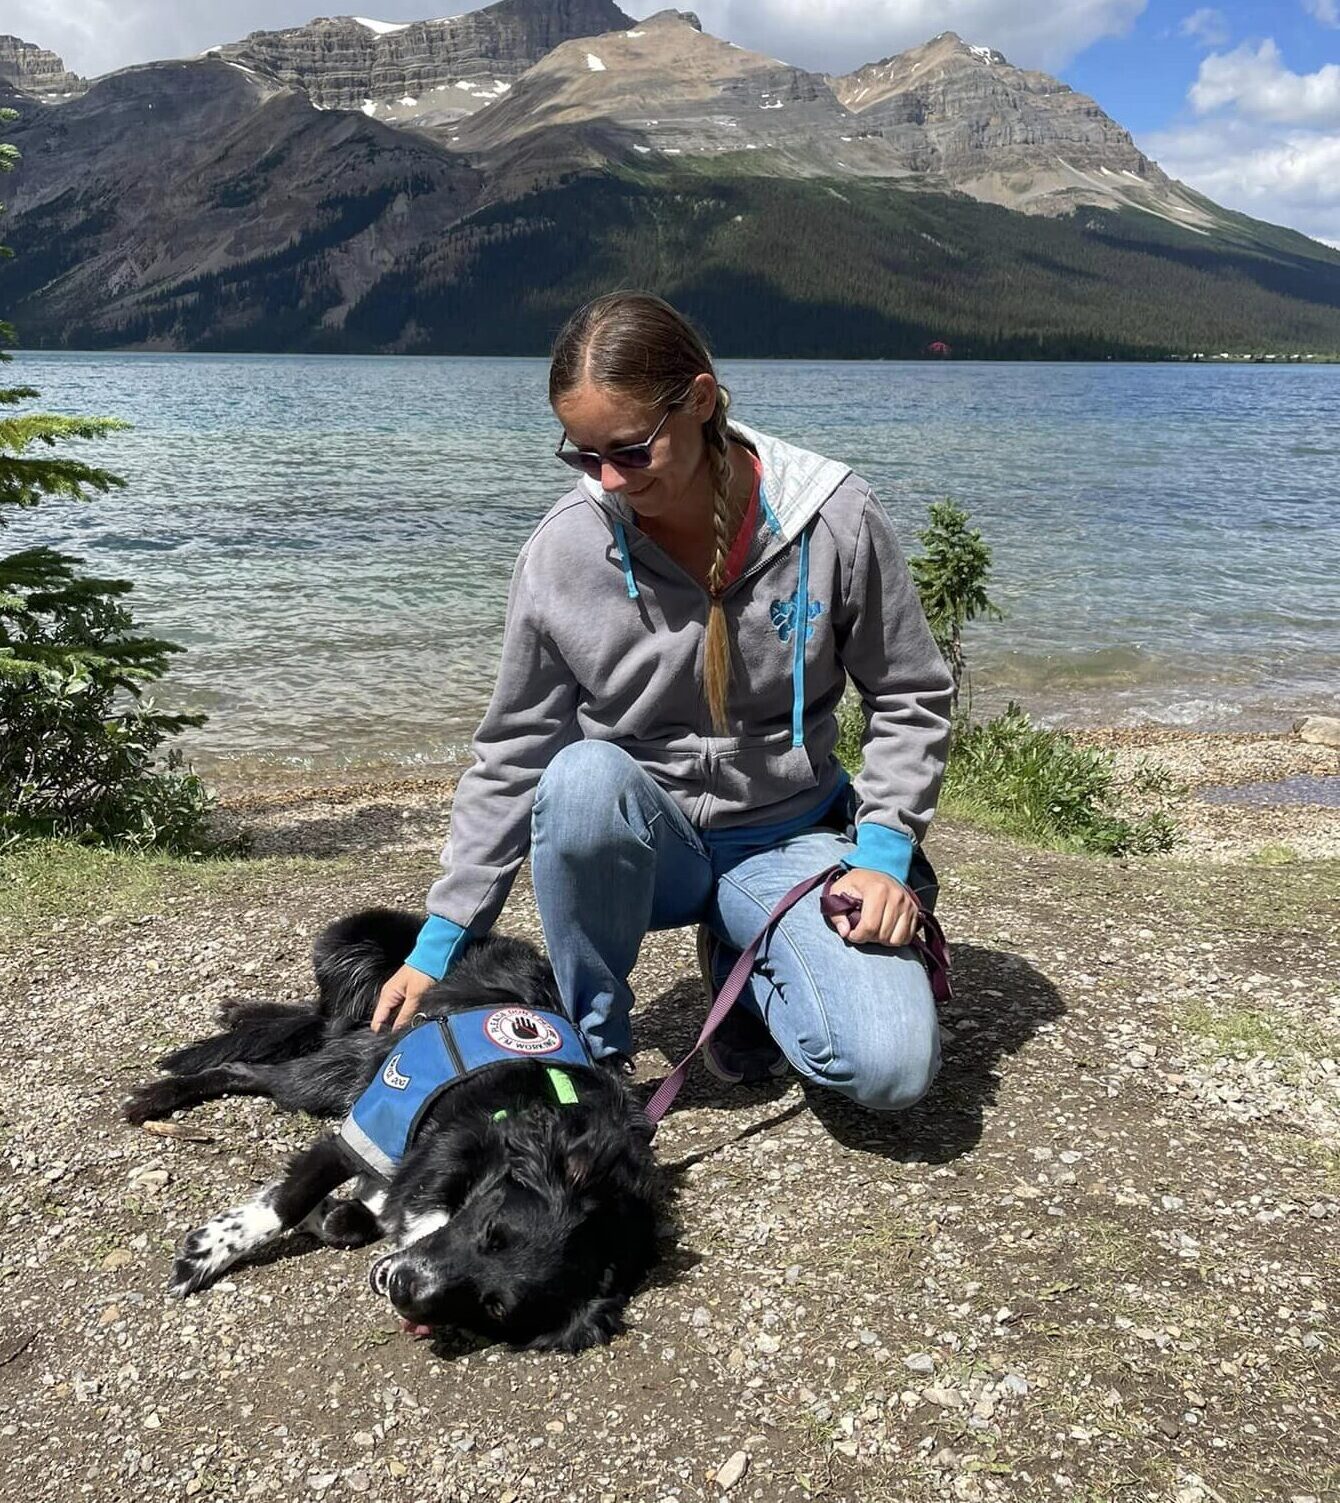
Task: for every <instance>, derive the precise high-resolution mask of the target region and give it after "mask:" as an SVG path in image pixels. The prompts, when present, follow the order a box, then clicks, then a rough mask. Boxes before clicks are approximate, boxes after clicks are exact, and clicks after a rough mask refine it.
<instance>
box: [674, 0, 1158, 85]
mask: <svg viewBox="0 0 1340 1503" xmlns="http://www.w3.org/2000/svg"><path fill="white" fill-rule="evenodd" d="M1147 3H1148V0H1052V3H1050V4H1044V5H1034V4H1020V3H1019V0H697V3H695V4H693V5H692V9H693V10H694V11H696V12H697V14H698V15H699V16H700V17H701V19H702V23H703V27H704V29H705V30H707V31H710V32H712V33H713V34H714V35H715V36H719V37H725V38H727V39H728V40H729V41H732V42H738V43H739V44H740V45H741V46H742V47H749V48H752V49H753V50H754V51H756V52H762V53H766V54H767V55H768V56H770V57H780V58H784V59H785V60H786V61H787V62H789V63H794V64H796V65H797V66H798V67H803V68H812V69H817V70H825V71H828V72H831V73H845V72H848V71H850V70H851V69H853V68H858V67H860V66H861V64H862V63H869V62H874V61H876V60H877V59H878V58H881V57H887V56H888V55H889V54H890V53H893V52H902V51H905V50H906V49H907V48H908V47H915V46H918V45H919V44H920V43H922V42H925V41H929V39H930V38H931V37H933V36H936V35H937V34H938V33H940V32H942V31H956V32H958V33H959V35H960V36H962V37H963V38H965V40H967V41H969V42H974V43H977V44H979V45H984V46H989V47H995V48H997V49H998V50H999V51H1001V52H1003V53H1004V54H1005V55H1006V57H1008V58H1009V60H1010V61H1011V62H1012V63H1017V64H1019V65H1020V66H1021V67H1026V68H1044V69H1048V70H1050V71H1055V70H1056V69H1057V68H1061V67H1064V65H1065V64H1066V63H1068V62H1069V61H1070V60H1071V59H1072V58H1074V57H1076V56H1077V55H1078V54H1079V53H1081V52H1083V51H1084V49H1085V48H1086V47H1088V46H1090V45H1091V44H1092V43H1094V42H1096V41H1098V40H1099V38H1101V37H1108V36H1122V35H1124V34H1125V33H1126V32H1127V31H1129V30H1130V28H1131V26H1132V25H1133V24H1134V22H1135V21H1136V20H1137V19H1138V17H1139V16H1140V15H1141V14H1142V12H1143V11H1144V9H1145V7H1146V4H1147Z"/></svg>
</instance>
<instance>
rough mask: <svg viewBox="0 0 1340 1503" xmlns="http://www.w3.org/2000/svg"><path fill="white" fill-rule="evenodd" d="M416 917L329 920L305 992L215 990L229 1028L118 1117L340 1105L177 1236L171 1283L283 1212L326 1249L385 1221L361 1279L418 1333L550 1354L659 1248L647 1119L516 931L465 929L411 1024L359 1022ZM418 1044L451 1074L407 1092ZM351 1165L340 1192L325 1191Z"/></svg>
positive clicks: (612, 1310)
mask: <svg viewBox="0 0 1340 1503" xmlns="http://www.w3.org/2000/svg"><path fill="white" fill-rule="evenodd" d="M419 922H420V921H419V920H417V919H415V918H414V917H413V916H412V915H411V914H408V913H399V912H395V911H393V910H390V909H371V910H369V911H367V912H365V913H359V914H355V915H353V916H352V917H350V918H346V919H342V920H340V921H339V922H338V923H335V924H332V925H331V926H330V928H328V929H327V930H326V931H325V933H324V934H322V936H321V937H320V939H318V941H317V943H316V947H315V954H314V960H315V968H316V979H317V984H318V989H319V995H318V1000H317V1002H316V1004H315V1005H314V1006H313V1007H292V1006H288V1005H284V1004H271V1003H260V1004H240V1005H239V1004H228V1005H226V1006H225V1008H224V1010H223V1013H222V1015H221V1020H222V1022H223V1023H224V1025H225V1026H226V1028H227V1032H225V1033H220V1034H217V1035H216V1036H214V1037H212V1038H207V1039H204V1040H202V1041H201V1042H200V1043H197V1044H192V1045H189V1046H188V1047H186V1048H184V1049H178V1050H177V1051H176V1052H175V1053H172V1054H169V1055H167V1056H166V1057H165V1058H163V1059H162V1060H160V1061H159V1065H160V1067H161V1068H162V1069H164V1070H166V1071H168V1072H169V1073H168V1074H167V1075H165V1076H161V1077H159V1078H158V1079H156V1080H153V1081H150V1082H148V1083H147V1084H145V1085H142V1086H140V1087H139V1088H138V1089H137V1090H136V1091H135V1092H134V1094H133V1095H132V1096H131V1097H130V1098H129V1100H128V1101H127V1102H126V1104H125V1116H126V1118H127V1120H128V1121H130V1122H135V1123H140V1122H147V1121H149V1120H151V1119H154V1118H161V1117H167V1116H169V1115H170V1114H171V1113H172V1112H175V1111H179V1110H182V1109H183V1108H187V1107H192V1106H196V1105H198V1104H199V1103H200V1102H202V1101H210V1100H213V1099H215V1098H216V1097H220V1096H268V1097H269V1098H270V1099H271V1100H272V1101H273V1102H274V1103H275V1104H276V1105H277V1106H279V1107H280V1108H282V1109H283V1110H285V1111H306V1112H311V1113H312V1114H314V1115H315V1116H320V1117H344V1118H345V1122H344V1124H343V1126H342V1128H341V1129H340V1131H339V1132H338V1133H335V1134H330V1135H326V1136H323V1137H320V1138H318V1139H317V1141H316V1142H315V1143H313V1144H312V1146H311V1147H310V1148H308V1149H306V1150H304V1151H303V1152H302V1153H299V1154H297V1155H295V1157H294V1158H293V1160H292V1162H291V1163H290V1164H289V1167H288V1172H287V1173H286V1174H285V1175H284V1177H283V1178H282V1179H278V1180H275V1181H274V1182H273V1183H272V1184H269V1185H266V1186H265V1187H264V1189H262V1190H261V1191H260V1192H259V1193H258V1194H257V1195H256V1196H255V1197H254V1198H253V1199H252V1200H250V1201H249V1202H247V1204H245V1205H242V1206H239V1207H237V1208H236V1209H234V1210H230V1211H224V1212H223V1213H221V1214H220V1215H218V1216H215V1217H213V1218H212V1219H211V1220H209V1221H207V1222H206V1223H205V1225H204V1226H202V1227H200V1228H199V1229H198V1230H196V1231H193V1232H191V1233H190V1234H189V1235H188V1236H187V1238H186V1240H185V1242H184V1243H183V1244H182V1249H181V1254H180V1256H179V1257H178V1259H177V1261H176V1263H175V1264H174V1266H173V1269H172V1278H171V1282H170V1285H169V1288H170V1290H171V1292H172V1293H173V1294H176V1295H187V1294H191V1293H193V1292H194V1291H196V1290H197V1289H203V1288H205V1287H206V1286H208V1285H209V1284H211V1283H213V1282H214V1281H215V1280H216V1279H217V1278H219V1276H220V1275H221V1274H222V1273H223V1272H224V1271H225V1269H228V1268H230V1267H232V1266H233V1265H234V1264H235V1263H237V1262H239V1261H240V1260H241V1259H243V1258H245V1257H247V1256H248V1255H249V1254H253V1253H255V1252H256V1251H257V1250H259V1249H260V1248H263V1247H265V1246H267V1245H268V1244H270V1243H271V1242H273V1241H274V1240H275V1239H276V1238H278V1237H279V1236H281V1235H282V1234H283V1233H285V1232H288V1231H291V1230H293V1229H295V1228H301V1229H303V1230H304V1231H309V1232H311V1233H312V1234H313V1235H315V1236H316V1237H317V1238H318V1239H319V1240H321V1241H322V1242H324V1243H326V1244H327V1245H329V1246H332V1247H346V1248H351V1247H362V1246H364V1245H366V1244H368V1243H370V1242H373V1241H375V1240H377V1239H378V1238H379V1237H383V1236H385V1237H387V1238H388V1239H389V1240H390V1241H391V1243H392V1244H393V1248H394V1250H393V1251H392V1252H390V1253H388V1254H387V1255H386V1256H384V1257H382V1258H380V1259H379V1260H378V1261H377V1262H376V1263H375V1264H374V1265H373V1267H372V1271H371V1282H372V1287H373V1290H374V1291H375V1292H376V1293H378V1294H382V1295H385V1296H387V1297H388V1298H389V1299H390V1301H391V1303H392V1305H393V1306H394V1307H395V1309H396V1311H397V1312H398V1313H399V1314H400V1316H401V1317H402V1319H403V1322H404V1324H405V1327H406V1329H407V1330H410V1331H412V1332H413V1333H415V1334H417V1335H426V1334H428V1333H429V1332H430V1331H431V1329H432V1328H434V1327H437V1326H456V1327H464V1328H466V1329H468V1330H470V1331H473V1332H476V1333H477V1334H479V1335H482V1336H486V1337H492V1338H495V1339H501V1340H504V1341H506V1342H508V1343H510V1344H511V1345H513V1346H517V1347H531V1348H538V1349H552V1350H556V1351H566V1352H575V1351H580V1350H581V1349H582V1348H584V1347H588V1346H592V1345H596V1344H598V1343H601V1342H605V1341H608V1340H609V1339H610V1338H611V1337H612V1336H614V1335H616V1334H617V1333H618V1332H619V1331H620V1330H622V1328H623V1325H622V1315H623V1310H624V1307H625V1305H626V1304H627V1301H628V1299H629V1297H630V1296H631V1294H632V1293H633V1291H634V1290H635V1289H636V1288H637V1286H638V1285H639V1284H640V1283H641V1281H642V1279H643V1278H644V1277H645V1276H646V1274H647V1273H648V1271H649V1270H650V1268H651V1265H652V1263H653V1261H654V1259H655V1228H656V1210H655V1167H654V1162H653V1159H652V1153H651V1146H650V1128H649V1127H648V1125H647V1122H646V1119H645V1118H644V1117H643V1116H642V1113H641V1110H640V1109H639V1107H638V1106H637V1104H636V1102H635V1101H634V1100H633V1098H632V1097H631V1096H630V1094H629V1093H628V1091H627V1089H626V1088H625V1086H624V1084H623V1082H622V1081H621V1080H620V1079H619V1077H618V1076H617V1075H616V1074H615V1073H614V1072H613V1071H611V1070H609V1069H606V1068H604V1067H602V1066H600V1065H595V1064H593V1063H592V1062H591V1060H590V1058H589V1056H587V1055H586V1053H585V1049H584V1046H583V1045H582V1044H581V1041H580V1038H579V1036H578V1035H577V1034H576V1031H575V1030H574V1029H572V1027H571V1025H570V1024H568V1023H567V1022H566V1019H564V1018H562V1016H561V1013H562V1008H561V1005H560V1002H559V997H558V990H557V987H556V985H555V982H554V977H553V973H552V971H551V970H550V968H549V966H548V965H547V964H546V962H545V961H544V960H542V959H541V957H540V955H539V954H538V953H537V952H536V951H535V950H534V949H533V948H532V947H531V946H530V945H527V944H524V943H522V942H521V941H518V940H512V939H500V938H490V939H486V940H481V941H479V942H477V943H475V944H473V945H471V946H470V948H469V949H468V950H467V951H466V953H465V955H464V956H463V957H462V960H461V962H460V963H459V964H458V965H457V966H456V967H455V968H454V969H453V970H452V972H451V974H450V975H449V976H448V977H447V979H446V980H445V981H440V982H438V983H437V984H436V985H435V986H433V987H432V988H431V989H430V990H429V991H428V992H427V993H426V995H425V996H424V998H423V1003H422V1006H421V1008H420V1012H419V1015H418V1017H417V1018H416V1019H415V1026H413V1027H412V1028H410V1029H408V1030H404V1031H401V1032H399V1033H392V1032H390V1031H389V1030H386V1031H383V1032H382V1033H373V1032H372V1031H371V1030H370V1029H369V1028H368V1027H367V1026H366V1024H367V1022H368V1020H369V1019H370V1018H371V1016H372V1010H373V1007H374V1006H375V1003H376V999H377V994H378V992H379V991H380V989H381V986H382V983H383V982H384V981H385V980H386V979H387V977H389V976H390V975H392V974H393V973H394V972H395V971H396V970H397V969H398V968H399V966H400V965H401V964H402V962H403V960H404V957H405V956H406V955H408V954H409V951H410V949H411V948H412V946H413V943H414V939H415V936H416V934H417V931H418V929H419ZM433 1055H437V1056H440V1057H441V1061H440V1062H443V1069H444V1070H445V1072H446V1074H447V1076H448V1077H450V1076H451V1075H452V1072H453V1069H455V1072H456V1078H455V1079H452V1080H450V1083H449V1084H446V1085H445V1087H443V1086H442V1085H441V1083H440V1076H439V1077H437V1079H438V1082H439V1083H438V1085H437V1086H436V1087H433V1082H432V1081H431V1080H430V1081H429V1082H428V1086H429V1089H428V1090H427V1094H425V1088H424V1084H423V1082H424V1079H425V1075H426V1072H427V1069H428V1064H427V1063H425V1062H426V1061H427V1062H428V1063H431V1062H432V1061H431V1060H430V1056H433ZM481 1060H482V1061H483V1062H482V1063H480V1061H481ZM554 1061H558V1062H560V1064H561V1067H559V1065H558V1064H555V1063H554ZM472 1065H473V1066H474V1068H471V1066H472ZM462 1066H463V1067H464V1068H463V1069H462V1068H461V1067H462ZM351 1180H353V1181H355V1182H356V1183H355V1188H354V1198H351V1199H335V1198H334V1197H333V1196H332V1192H333V1191H334V1190H336V1189H337V1188H339V1187H340V1186H341V1185H344V1184H346V1183H348V1182H349V1181H351Z"/></svg>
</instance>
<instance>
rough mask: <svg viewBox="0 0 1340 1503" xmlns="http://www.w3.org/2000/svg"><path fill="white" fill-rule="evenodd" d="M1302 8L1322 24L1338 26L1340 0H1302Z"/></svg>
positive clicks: (1339, 20) (1339, 23)
mask: <svg viewBox="0 0 1340 1503" xmlns="http://www.w3.org/2000/svg"><path fill="white" fill-rule="evenodd" d="M1303 9H1304V10H1305V11H1306V12H1307V13H1308V15H1310V16H1316V18H1317V20H1318V21H1320V22H1321V24H1322V25H1323V26H1340V0H1303Z"/></svg>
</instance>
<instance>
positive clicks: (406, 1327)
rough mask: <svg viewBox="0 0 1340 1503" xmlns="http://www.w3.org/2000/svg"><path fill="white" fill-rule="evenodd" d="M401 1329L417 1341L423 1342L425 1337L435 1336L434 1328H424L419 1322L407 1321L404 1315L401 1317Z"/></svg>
mask: <svg viewBox="0 0 1340 1503" xmlns="http://www.w3.org/2000/svg"><path fill="white" fill-rule="evenodd" d="M400 1329H401V1330H402V1331H403V1332H404V1333H405V1335H406V1336H413V1337H414V1339H415V1341H421V1340H422V1339H423V1338H424V1337H425V1336H431V1335H432V1334H433V1328H432V1326H424V1325H420V1324H418V1322H417V1321H413V1320H406V1319H405V1317H404V1316H403V1315H402V1316H401V1317H400Z"/></svg>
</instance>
